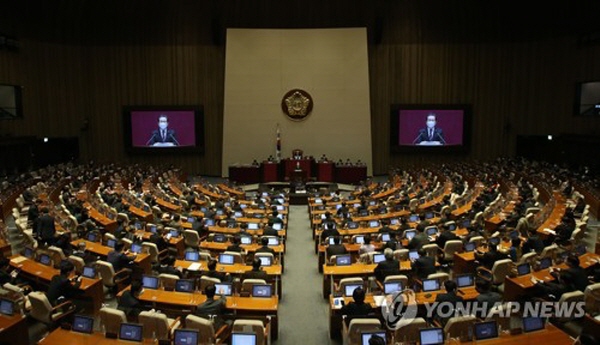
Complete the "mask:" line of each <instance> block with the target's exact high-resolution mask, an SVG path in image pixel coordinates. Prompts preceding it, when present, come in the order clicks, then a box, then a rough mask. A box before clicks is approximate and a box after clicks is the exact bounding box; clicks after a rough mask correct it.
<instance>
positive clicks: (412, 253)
mask: <svg viewBox="0 0 600 345" xmlns="http://www.w3.org/2000/svg"><path fill="white" fill-rule="evenodd" d="M418 258H419V252H417V251H416V250H411V251H409V252H408V259H409V260H417V259H418Z"/></svg>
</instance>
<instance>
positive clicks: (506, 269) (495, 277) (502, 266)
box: [492, 259, 514, 285]
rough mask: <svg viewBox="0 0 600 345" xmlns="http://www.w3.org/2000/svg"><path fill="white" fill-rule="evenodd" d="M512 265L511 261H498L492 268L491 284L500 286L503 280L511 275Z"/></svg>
mask: <svg viewBox="0 0 600 345" xmlns="http://www.w3.org/2000/svg"><path fill="white" fill-rule="evenodd" d="M513 266H514V264H513V262H512V260H511V259H503V260H498V261H496V262H495V263H494V266H492V284H494V285H500V284H502V283H504V279H505V278H506V276H507V275H508V274H510V273H511V270H512V268H513Z"/></svg>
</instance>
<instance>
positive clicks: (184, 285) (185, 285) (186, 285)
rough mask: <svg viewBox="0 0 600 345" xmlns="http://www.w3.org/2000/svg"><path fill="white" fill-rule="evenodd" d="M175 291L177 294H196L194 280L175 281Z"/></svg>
mask: <svg viewBox="0 0 600 345" xmlns="http://www.w3.org/2000/svg"><path fill="white" fill-rule="evenodd" d="M175 291H177V292H194V280H193V279H178V280H177V281H175Z"/></svg>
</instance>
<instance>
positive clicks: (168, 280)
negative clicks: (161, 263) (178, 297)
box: [158, 273, 179, 291]
mask: <svg viewBox="0 0 600 345" xmlns="http://www.w3.org/2000/svg"><path fill="white" fill-rule="evenodd" d="M158 280H159V282H160V285H161V286H162V287H163V289H165V290H167V291H173V290H175V282H177V280H179V277H178V276H176V275H174V274H167V273H161V274H159V275H158Z"/></svg>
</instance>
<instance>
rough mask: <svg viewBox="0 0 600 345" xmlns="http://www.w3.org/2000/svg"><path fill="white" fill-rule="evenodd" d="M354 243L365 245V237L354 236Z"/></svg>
mask: <svg viewBox="0 0 600 345" xmlns="http://www.w3.org/2000/svg"><path fill="white" fill-rule="evenodd" d="M354 243H358V244H363V243H365V236H364V235H356V236H355V237H354Z"/></svg>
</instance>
